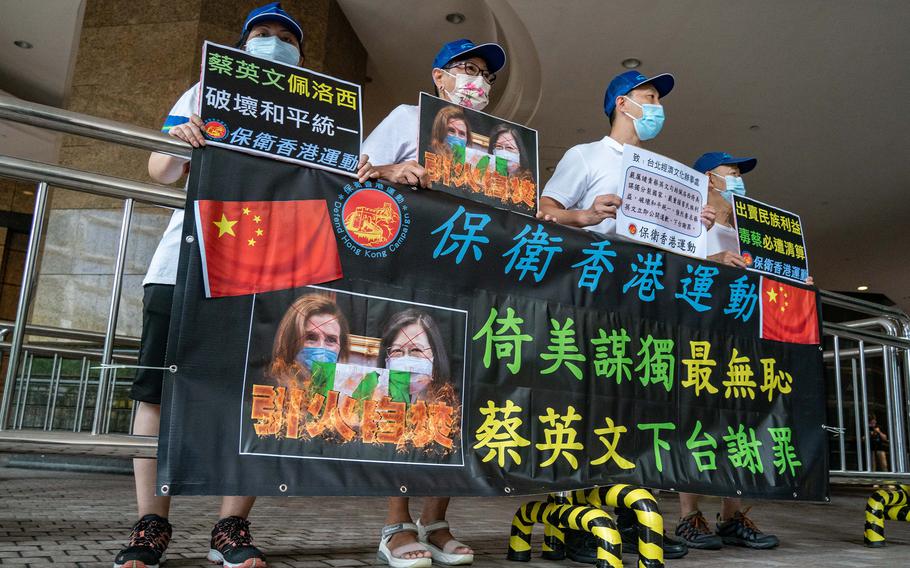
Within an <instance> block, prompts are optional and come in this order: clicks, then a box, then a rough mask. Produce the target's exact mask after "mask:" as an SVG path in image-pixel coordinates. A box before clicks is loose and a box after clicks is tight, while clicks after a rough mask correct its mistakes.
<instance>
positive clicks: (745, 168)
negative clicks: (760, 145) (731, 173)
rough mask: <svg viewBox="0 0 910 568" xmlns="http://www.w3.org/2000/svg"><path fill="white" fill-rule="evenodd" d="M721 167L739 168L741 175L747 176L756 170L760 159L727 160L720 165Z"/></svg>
mask: <svg viewBox="0 0 910 568" xmlns="http://www.w3.org/2000/svg"><path fill="white" fill-rule="evenodd" d="M718 165H719V166H734V165H735V166H739V174H740V175H742V174H745V173H748V172H751V171H752V170H754V169H755V166H757V165H758V159H756V158H734V159H732V160H726V161H724V162H721V163H720V164H718Z"/></svg>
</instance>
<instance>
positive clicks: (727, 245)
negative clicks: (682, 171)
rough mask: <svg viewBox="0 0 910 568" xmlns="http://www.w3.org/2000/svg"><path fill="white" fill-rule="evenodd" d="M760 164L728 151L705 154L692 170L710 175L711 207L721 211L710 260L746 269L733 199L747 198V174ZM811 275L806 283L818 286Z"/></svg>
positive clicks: (710, 234)
mask: <svg viewBox="0 0 910 568" xmlns="http://www.w3.org/2000/svg"><path fill="white" fill-rule="evenodd" d="M756 165H758V160H757V159H756V158H747V157H736V156H733V155H731V154H728V153H727V152H705V153H704V154H702V155H701V156H699V158H698V159H697V160H695V163H694V164H693V165H692V169H694V170H698V171H700V172H702V173H704V174H708V205H710V206H712V207H713V208H714V209H715V210H716V211H717V217H716V220H715V223H714V226H713V227H711V229H710V230H709V231H708V233H707V237H708V246H707V249H708V260H713V261H714V262H719V263H722V264H727V265H729V266H736V267H738V268H746V266H747V263H746V259H745V258H743V257H742V256H740V254H739V253H737V252H736V251H738V250H739V237H738V236H737V234H736V230H735V229H734V227H733V196H734V195H739V196H745V195H746V184H745V182H744V181H743V177H742V176H744V175H746V174H747V173H749V172H751V171H752V170H753V169H755V166H756ZM814 283H815V281H814V280H813V278H812V277H811V276H809V277H807V278H806V284H810V285H811V284H814Z"/></svg>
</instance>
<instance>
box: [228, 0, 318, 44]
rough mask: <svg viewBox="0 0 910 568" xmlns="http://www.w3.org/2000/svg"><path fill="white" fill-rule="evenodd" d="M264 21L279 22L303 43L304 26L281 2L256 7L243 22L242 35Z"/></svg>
mask: <svg viewBox="0 0 910 568" xmlns="http://www.w3.org/2000/svg"><path fill="white" fill-rule="evenodd" d="M262 22H278V23H279V24H282V25H284V27H286V28H287V29H288V30H290V32H291V33H292V34H294V36H295V37H296V38H297V41H298V43H300V44H301V46H302V45H303V28H301V27H300V24H298V23H297V20H295V19H294V18H292V17H291V15H290V14H288V13H287V12H285V11H284V10H282V9H281V2H272V3H270V4H266V5H265V6H260V7H258V8H254V9H253V10H252V11H251V12H250V13H249V15H248V16H247V17H246V21H245V22H243V29H242V30H241V32H240V35H246V34H247V33H249V31H250V28H252V27H253V26H255V25H256V24H261V23H262Z"/></svg>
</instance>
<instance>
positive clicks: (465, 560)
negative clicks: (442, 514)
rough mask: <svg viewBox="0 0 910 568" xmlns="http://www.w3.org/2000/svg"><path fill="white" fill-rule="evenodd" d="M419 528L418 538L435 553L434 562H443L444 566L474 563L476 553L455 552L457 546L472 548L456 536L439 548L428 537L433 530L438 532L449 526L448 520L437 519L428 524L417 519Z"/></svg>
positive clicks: (431, 552)
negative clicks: (456, 538) (459, 540)
mask: <svg viewBox="0 0 910 568" xmlns="http://www.w3.org/2000/svg"><path fill="white" fill-rule="evenodd" d="M417 528H418V529H419V531H420V532H419V533H418V535H417V538H418V539H419V540H420V542H422V543H423V544H424V545H425V546H426V547H427V548H428V549H429V550H430V554H432V555H433V562H435V563H437V564H442V565H444V566H464V565H466V564H473V563H474V554H473V553H472V554H457V553H455V549H456V548H461V547H464V548H471V547H470V546H468V545H466V544H464V543H463V542H458V541H457V540H455V539H454V538H453V539H452V540H450V541H449V542H447V543H445V545H444V546H443V547H442V548H439V547H438V546H436V545H435V544H433V543H432V542H430V539H429V538H428V535H429V534H430V533H431V532H436V531H438V530H442V529H447V528H449V522H448V521H436V522H433V523H430V524H428V525H422V524H420V519H418V520H417Z"/></svg>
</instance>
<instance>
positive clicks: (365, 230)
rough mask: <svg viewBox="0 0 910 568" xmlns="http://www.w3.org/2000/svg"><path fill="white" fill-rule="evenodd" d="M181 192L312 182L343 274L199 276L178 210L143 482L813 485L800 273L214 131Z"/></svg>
mask: <svg viewBox="0 0 910 568" xmlns="http://www.w3.org/2000/svg"><path fill="white" fill-rule="evenodd" d="M248 180H255V181H256V183H248ZM188 200H189V203H188V206H189V205H191V204H192V202H194V201H195V200H215V201H225V202H238V201H241V202H258V201H280V202H285V201H286V202H302V201H324V202H325V204H326V206H327V208H328V211H329V213H330V216H331V225H330V227H329V229H328V230H330V231H332V232H333V233H334V236H335V238H336V242H337V248H338V255H339V256H340V259H341V266H342V269H343V277H342V278H340V279H338V280H333V281H328V282H324V283H321V284H318V285H314V286H303V287H300V288H294V289H286V290H280V289H276V290H272V291H261V292H260V293H258V294H255V295H248V296H232V297H222V298H212V299H206V298H205V291H204V288H203V277H202V261H201V259H200V252H199V247H198V240H197V239H198V236H197V228H196V227H194V226H193V224H191V223H187V224H186V225H185V226H184V239H183V244H182V247H183V248H182V251H181V261H180V268H179V273H178V281H177V282H178V283H177V289H176V295H175V305H174V309H173V316H174V317H173V324H172V329H171V336H170V344H169V347H168V356H167V363H168V364H169V365H171V364H173V365H175V366H176V370H175V371H174V372H168V373H167V375H166V380H165V393H164V397H163V400H162V404H163V407H164V408H163V420H162V430H161V432H162V438H161V442H160V445H159V460H160V461H159V473H158V475H159V483H160V486H161V491H162V492H167V493H168V494H178V493H181V494H220V495H281V494H287V495H402V494H407V495H440V494H443V495H505V494H511V495H515V494H530V493H541V492H547V491H554V490H565V489H572V488H581V487H588V486H593V485H602V484H607V483H612V482H628V483H636V484H641V485H645V486H648V487H656V488H667V489H670V488H672V489H677V490H684V491H691V492H696V493H709V494H714V495H717V494H720V495H730V496H746V497H753V498H776V499H808V500H821V499H823V498H824V497H825V496H826V495H827V451H826V439H825V431H824V429H823V428H822V424H823V422H824V418H825V407H824V400H825V389H824V382H823V379H822V359H821V351H820V350H819V346H818V345H817V343H818V333H819V331H818V322H819V321H820V320H819V315H818V311H817V305H816V302H815V291H814V290H813V289H811V288H808V287H805V286H802V285H796V284H785V283H783V282H779V281H777V280H774V279H771V278H769V277H763V276H760V275H757V274H755V273H751V272H745V271H742V270H738V269H734V268H729V267H725V266H721V265H716V264H713V263H710V262H707V261H702V260H699V259H693V258H689V257H683V256H679V255H675V254H669V253H667V252H665V251H661V250H657V249H654V248H650V247H648V246H644V245H639V244H634V243H629V242H622V241H618V240H615V239H614V240H613V241H608V240H604V239H603V237H602V236H601V235H598V234H594V233H590V232H586V231H581V230H576V229H570V228H566V227H562V226H558V225H554V224H541V223H538V222H537V221H536V220H533V219H529V218H528V217H526V216H522V215H517V214H514V213H508V212H506V211H502V210H499V209H494V208H488V207H485V206H483V205H480V204H477V203H474V202H469V201H464V200H460V199H458V198H456V197H454V196H450V195H447V194H441V193H437V192H429V191H412V190H410V189H407V188H404V189H400V188H398V187H395V186H390V185H387V184H382V183H377V182H368V183H366V184H359V183H356V182H353V181H351V180H350V179H349V178H345V177H343V176H339V175H334V174H330V173H327V172H324V171H318V170H313V169H309V168H299V167H295V166H293V165H290V164H282V163H277V162H273V161H269V160H263V159H260V158H257V157H254V156H247V155H243V154H238V153H234V152H228V151H225V150H222V149H218V148H205V149H201V150H196V153H195V154H194V159H193V168H192V172H191V175H190V183H189V196H188ZM241 214H242V213H241ZM219 222H221V221H219ZM219 238H223V239H229V238H233V237H231V236H230V235H229V234H224V235H222V236H221V237H219ZM260 238H265V239H267V238H268V234H267V233H266V234H264V235H263V236H261V237H260ZM250 246H252V245H250ZM256 246H259V245H258V242H257V245H256ZM329 256H331V255H329ZM769 338H773V339H769Z"/></svg>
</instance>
